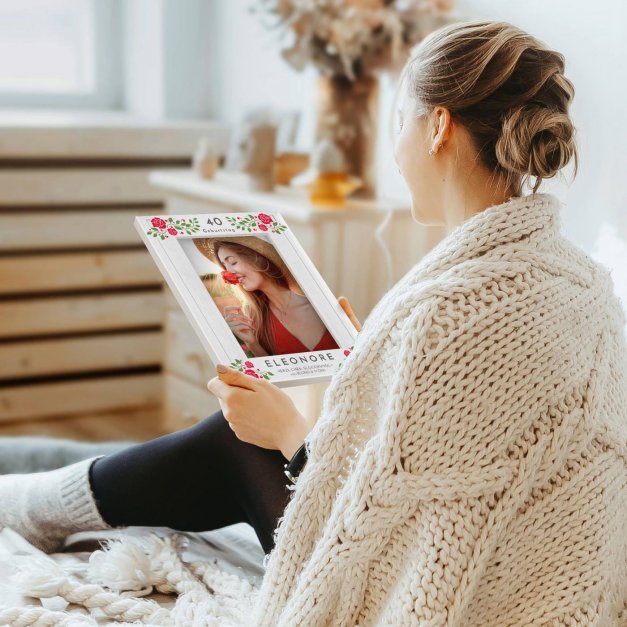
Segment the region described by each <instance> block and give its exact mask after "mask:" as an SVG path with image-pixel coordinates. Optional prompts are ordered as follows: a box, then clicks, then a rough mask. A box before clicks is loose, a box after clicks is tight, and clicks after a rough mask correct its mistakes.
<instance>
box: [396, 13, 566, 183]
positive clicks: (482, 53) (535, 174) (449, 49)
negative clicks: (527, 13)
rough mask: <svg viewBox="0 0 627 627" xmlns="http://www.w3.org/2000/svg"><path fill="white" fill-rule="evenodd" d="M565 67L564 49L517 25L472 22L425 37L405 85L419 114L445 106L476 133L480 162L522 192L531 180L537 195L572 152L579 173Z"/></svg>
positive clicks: (406, 70) (409, 63)
mask: <svg viewBox="0 0 627 627" xmlns="http://www.w3.org/2000/svg"><path fill="white" fill-rule="evenodd" d="M564 71H565V57H564V55H563V54H562V53H560V52H558V51H557V50H553V49H551V48H549V47H548V46H547V45H546V44H545V43H544V42H542V41H540V40H539V39H537V38H535V37H533V36H531V35H530V34H529V33H526V32H525V31H523V30H521V29H520V28H518V27H516V26H514V25H513V24H510V23H509V22H501V21H491V20H470V21H463V22H454V23H452V24H448V25H446V26H443V27H442V28H439V29H437V30H435V31H433V32H432V33H430V34H429V35H428V36H427V37H425V39H423V40H422V42H421V43H420V44H419V45H418V46H417V47H416V48H414V49H413V51H412V56H411V58H410V59H408V61H407V63H406V65H405V67H404V68H403V74H402V77H401V84H403V85H405V86H406V89H407V90H408V93H409V95H410V96H411V98H412V99H413V100H414V102H415V105H416V111H419V112H421V113H422V112H427V113H429V112H431V111H432V110H433V109H434V108H435V107H438V106H443V107H446V108H447V109H448V110H449V111H450V114H451V117H452V118H453V120H455V121H456V122H457V123H458V124H459V125H461V126H463V127H464V128H465V130H466V131H467V132H468V133H469V135H470V138H471V141H472V144H473V145H472V148H473V149H474V150H475V151H476V153H477V155H478V162H480V163H482V164H483V165H484V166H485V167H486V168H487V169H489V170H492V171H493V172H494V173H495V174H498V175H499V179H500V180H499V184H501V183H503V184H504V186H505V188H507V189H508V190H511V191H513V195H521V194H522V188H523V186H524V185H525V184H526V183H528V182H529V179H530V178H535V181H534V183H533V189H532V191H533V192H536V191H537V190H538V188H539V186H540V185H541V184H542V181H543V180H545V179H548V178H551V177H553V176H555V175H556V174H557V173H558V172H559V171H560V170H561V169H562V168H564V166H566V165H567V164H568V163H569V162H570V160H571V159H572V158H573V157H574V162H575V172H574V173H575V175H576V174H577V169H578V167H577V166H578V158H577V146H576V142H575V127H574V125H573V122H572V120H571V119H570V117H569V108H570V105H571V103H572V101H573V98H574V95H575V87H574V85H573V83H572V82H571V81H570V80H569V79H568V78H567V77H566V75H565V73H564ZM405 77H406V78H407V82H406V83H404V82H403V80H404V78H405ZM501 175H502V176H501Z"/></svg>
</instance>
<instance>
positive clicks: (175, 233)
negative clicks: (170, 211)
mask: <svg viewBox="0 0 627 627" xmlns="http://www.w3.org/2000/svg"><path fill="white" fill-rule="evenodd" d="M168 233H169V234H170V235H178V231H177V230H176V229H175V228H174V227H173V226H171V227H170V228H169V229H168Z"/></svg>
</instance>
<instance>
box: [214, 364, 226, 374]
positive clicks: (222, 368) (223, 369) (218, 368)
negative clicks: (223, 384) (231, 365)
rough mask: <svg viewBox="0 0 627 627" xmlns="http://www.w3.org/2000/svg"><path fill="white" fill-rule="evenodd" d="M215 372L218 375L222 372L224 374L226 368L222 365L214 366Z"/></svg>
mask: <svg viewBox="0 0 627 627" xmlns="http://www.w3.org/2000/svg"><path fill="white" fill-rule="evenodd" d="M216 370H217V371H218V372H220V373H222V372H226V371H227V370H228V368H227V367H226V366H224V365H223V364H218V365H217V366H216Z"/></svg>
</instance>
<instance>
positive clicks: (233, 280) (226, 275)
mask: <svg viewBox="0 0 627 627" xmlns="http://www.w3.org/2000/svg"><path fill="white" fill-rule="evenodd" d="M220 274H221V275H222V280H223V281H224V282H225V283H230V284H231V285H237V284H238V283H239V279H238V278H237V275H236V274H234V273H233V272H229V271H228V270H222V272H220Z"/></svg>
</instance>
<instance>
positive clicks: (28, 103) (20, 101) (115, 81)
mask: <svg viewBox="0 0 627 627" xmlns="http://www.w3.org/2000/svg"><path fill="white" fill-rule="evenodd" d="M93 2H94V21H95V23H94V37H95V39H96V41H95V45H94V63H95V68H94V70H95V80H94V89H93V91H90V92H86V93H62V92H61V93H50V92H37V91H28V92H26V91H15V90H1V89H0V108H3V109H8V108H28V109H39V108H46V109H47V108H50V109H57V108H66V109H120V108H121V107H122V104H123V72H122V17H121V7H120V2H119V0H93Z"/></svg>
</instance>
